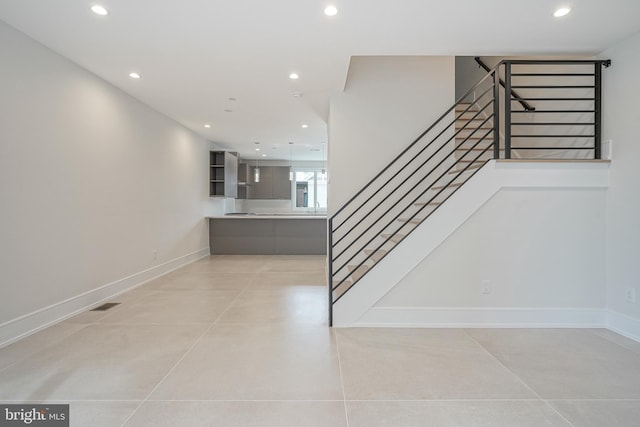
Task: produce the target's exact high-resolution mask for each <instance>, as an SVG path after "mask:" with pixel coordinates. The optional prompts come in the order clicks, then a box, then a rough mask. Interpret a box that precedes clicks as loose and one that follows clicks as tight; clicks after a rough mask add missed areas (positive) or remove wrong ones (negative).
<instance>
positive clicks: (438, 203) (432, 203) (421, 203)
mask: <svg viewBox="0 0 640 427" xmlns="http://www.w3.org/2000/svg"><path fill="white" fill-rule="evenodd" d="M441 204H442V203H441V202H429V203H427V202H416V203H414V204H413V205H414V206H425V205H432V206H439V205H441Z"/></svg>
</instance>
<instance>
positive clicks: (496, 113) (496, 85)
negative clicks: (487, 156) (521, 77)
mask: <svg viewBox="0 0 640 427" xmlns="http://www.w3.org/2000/svg"><path fill="white" fill-rule="evenodd" d="M499 71H500V70H499V69H496V70H495V71H494V72H493V158H494V159H499V158H500V72H499Z"/></svg>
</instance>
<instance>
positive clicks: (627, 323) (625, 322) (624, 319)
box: [607, 310, 640, 342]
mask: <svg viewBox="0 0 640 427" xmlns="http://www.w3.org/2000/svg"><path fill="white" fill-rule="evenodd" d="M607 329H610V330H612V331H613V332H616V333H618V334H620V335H622V336H625V337H627V338H629V339H632V340H634V341H638V342H640V319H636V318H634V317H630V316H627V315H626V314H622V313H618V312H616V311H611V310H609V311H608V312H607Z"/></svg>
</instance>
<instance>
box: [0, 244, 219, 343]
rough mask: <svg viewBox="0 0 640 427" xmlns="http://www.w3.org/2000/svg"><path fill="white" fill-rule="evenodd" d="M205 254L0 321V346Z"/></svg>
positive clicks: (206, 249) (180, 258) (193, 253)
mask: <svg viewBox="0 0 640 427" xmlns="http://www.w3.org/2000/svg"><path fill="white" fill-rule="evenodd" d="M206 256H209V248H203V249H200V250H198V251H196V252H192V253H190V254H187V255H183V256H181V257H178V258H175V259H173V260H171V261H167V262H165V263H163V264H160V265H156V266H154V267H152V268H149V269H147V270H144V271H140V272H138V273H135V274H132V275H131V276H128V277H124V278H122V279H119V280H116V281H114V282H111V283H108V284H106V285H104V286H101V287H99V288H96V289H93V290H91V291H88V292H85V293H83V294H80V295H77V296H75V297H72V298H69V299H67V300H65V301H61V302H58V303H55V304H52V305H50V306H48V307H45V308H42V309H40V310H37V311H34V312H33V313H29V314H26V315H24V316H21V317H18V318H16V319H12V320H10V321H8V322H5V323H3V324H0V347H2V346H5V345H8V344H11V343H12V342H14V341H18V340H20V339H22V338H24V337H26V336H28V335H31V334H33V333H35V332H38V331H39V330H42V329H44V328H46V327H48V326H51V325H53V324H55V323H58V322H61V321H63V320H65V319H68V318H69V317H72V316H75V315H76V314H79V313H81V312H83V311H86V310H89V309H90V308H93V307H95V306H97V305H100V304H102V303H103V302H106V301H107V300H109V299H111V298H113V297H115V296H116V295H119V294H121V293H123V292H126V291H129V290H131V289H133V288H136V287H138V286H140V285H142V284H144V283H146V282H148V281H150V280H153V279H155V278H157V277H160V276H163V275H165V274H167V273H169V272H171V271H173V270H175V269H177V268H180V267H182V266H184V265H186V264H189V263H191V262H193V261H197V260H198V259H200V258H203V257H206Z"/></svg>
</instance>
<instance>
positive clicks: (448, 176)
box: [328, 61, 610, 324]
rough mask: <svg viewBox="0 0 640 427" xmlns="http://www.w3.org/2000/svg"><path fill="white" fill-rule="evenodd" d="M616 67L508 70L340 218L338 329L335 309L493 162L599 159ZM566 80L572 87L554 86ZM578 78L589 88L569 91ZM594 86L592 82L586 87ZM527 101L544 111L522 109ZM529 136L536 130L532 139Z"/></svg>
mask: <svg viewBox="0 0 640 427" xmlns="http://www.w3.org/2000/svg"><path fill="white" fill-rule="evenodd" d="M609 65H610V63H609V62H608V61H502V62H500V63H499V64H498V65H497V66H496V67H495V68H494V69H491V70H490V71H489V72H488V73H487V74H486V76H485V77H484V78H483V79H481V80H480V81H479V82H478V83H477V84H476V85H475V86H474V87H472V88H471V89H470V90H469V91H468V92H467V93H466V94H465V95H464V96H463V97H461V98H460V99H459V100H458V101H457V102H456V103H455V104H454V105H453V106H452V107H451V108H449V109H448V110H447V111H446V112H445V113H444V114H443V115H442V116H441V117H440V118H439V119H438V120H436V122H434V123H433V124H432V125H431V126H430V127H429V128H428V129H427V130H426V131H424V132H423V133H422V134H421V135H420V136H419V137H418V138H416V140H414V141H413V142H412V143H411V144H410V145H409V146H407V147H406V148H405V149H404V150H403V151H402V152H401V153H400V154H399V155H398V156H397V157H396V158H395V159H394V160H393V161H392V162H390V163H389V164H388V165H387V166H386V167H385V168H384V169H383V170H382V171H380V172H379V173H378V174H377V175H376V176H375V177H374V178H373V179H372V180H371V181H370V182H369V183H368V184H367V185H365V186H364V187H363V188H362V189H361V190H360V191H358V193H356V194H355V195H354V196H353V197H352V198H351V199H350V200H349V201H348V202H347V203H345V204H344V205H343V206H342V207H341V208H340V209H338V210H337V211H336V213H335V214H333V215H332V216H331V217H330V218H329V236H328V237H329V239H328V240H329V277H330V284H331V285H330V286H329V307H330V310H329V322H330V324H332V322H333V320H332V319H333V306H334V304H335V303H336V302H338V301H339V300H340V299H341V298H343V297H344V295H345V294H346V293H348V292H349V291H350V290H351V289H352V288H353V287H354V286H357V284H358V282H359V281H360V280H361V279H362V278H363V277H365V276H367V275H369V274H374V273H375V270H376V265H378V264H380V263H382V262H383V260H384V259H385V258H386V257H387V255H389V254H390V253H391V252H392V251H393V250H394V248H396V247H397V246H398V245H401V244H402V241H403V240H404V239H405V238H406V237H407V236H409V235H410V234H411V233H412V232H413V231H414V230H416V228H418V227H420V225H421V224H422V223H423V222H424V221H425V220H427V218H429V216H430V215H431V214H433V213H434V212H435V211H436V210H437V209H439V208H440V207H441V206H443V205H444V204H445V203H446V202H447V200H448V199H449V198H450V197H451V196H452V195H453V194H454V193H456V191H458V190H459V189H460V188H462V186H464V185H465V183H467V182H468V181H469V180H470V179H471V178H472V177H473V176H474V175H475V174H476V173H477V172H478V171H480V169H481V168H482V167H483V166H484V165H485V164H486V163H487V162H489V161H490V160H493V159H510V158H511V157H512V155H513V154H515V156H514V157H517V158H522V159H531V158H533V157H534V156H532V155H531V153H544V156H549V154H551V155H553V154H554V153H559V155H561V156H564V155H566V153H567V152H576V153H578V152H579V153H584V152H587V151H588V152H589V153H590V156H589V157H590V158H591V159H599V158H600V156H601V150H600V136H599V132H600V115H601V111H600V110H601V107H600V95H601V89H600V86H601V84H600V79H601V68H602V66H609ZM574 67H575V69H577V70H578V71H575V70H573V69H572V68H574ZM558 69H560V70H563V71H562V72H560V71H558ZM585 69H586V70H587V71H584V70H585ZM589 70H590V71H589ZM503 76H504V81H503ZM560 76H562V78H563V79H564V80H561V83H553V81H554V80H553V79H556V78H558V77H560ZM571 78H579V79H582V81H580V84H569V83H567V81H568V79H571ZM589 78H591V79H592V83H591V84H583V83H584V79H589ZM525 83H526V84H525ZM515 87H517V88H519V89H520V90H521V93H522V96H520V95H517V94H515V92H514V91H513V88H515ZM576 90H577V91H579V94H576V95H574V94H573V93H572V92H571V91H576ZM540 91H543V96H540V95H537V93H539V92H540ZM554 91H558V92H559V95H558V96H556V95H554V94H553V93H554ZM549 93H551V94H549ZM524 101H527V102H534V101H539V102H540V103H541V105H542V106H543V108H540V109H536V110H533V108H520V105H521V104H522V105H524V104H523V102H524ZM570 104H571V105H570ZM526 105H530V104H526ZM567 117H568V119H567ZM522 129H526V130H528V131H530V130H531V129H533V130H534V131H533V132H531V136H530V135H528V134H526V133H525V132H523V131H522ZM514 130H516V131H517V133H515V134H514V133H513V131H514ZM523 140H525V141H527V144H526V145H523V144H522V142H521V141H523ZM566 140H571V141H572V144H567V142H566ZM574 150H575V151H574ZM545 158H548V157H545ZM560 158H562V157H560Z"/></svg>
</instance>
